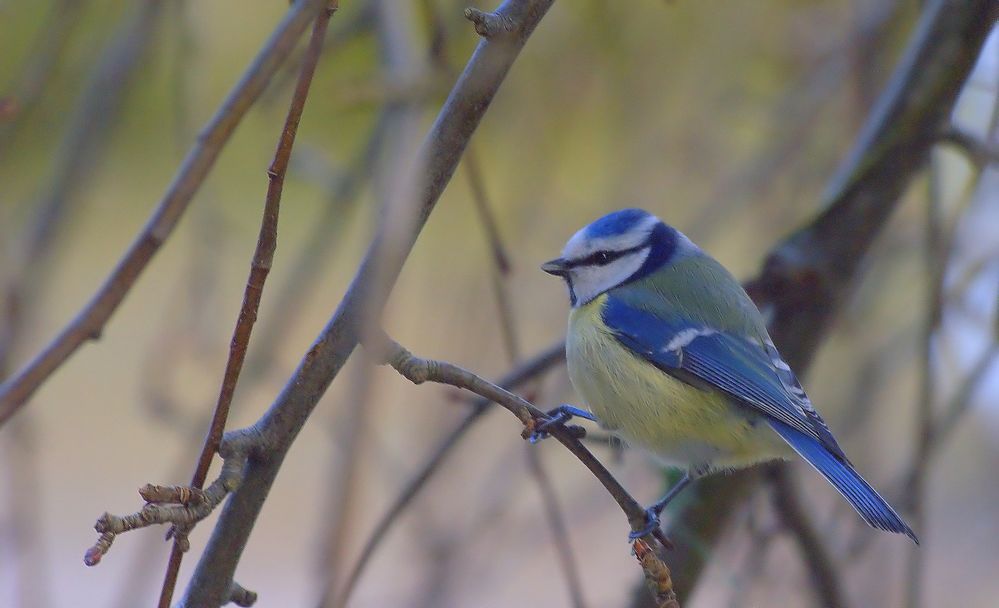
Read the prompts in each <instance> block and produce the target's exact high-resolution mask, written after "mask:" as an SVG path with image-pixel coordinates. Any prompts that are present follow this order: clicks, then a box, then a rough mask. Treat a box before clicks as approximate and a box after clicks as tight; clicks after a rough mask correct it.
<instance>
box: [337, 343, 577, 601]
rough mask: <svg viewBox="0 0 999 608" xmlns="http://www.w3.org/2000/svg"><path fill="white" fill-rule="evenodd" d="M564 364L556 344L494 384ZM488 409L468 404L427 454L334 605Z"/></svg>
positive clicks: (506, 384)
mask: <svg viewBox="0 0 999 608" xmlns="http://www.w3.org/2000/svg"><path fill="white" fill-rule="evenodd" d="M564 361H565V341H564V340H559V341H558V342H556V343H555V344H553V345H551V346H550V347H548V348H546V349H545V350H543V351H542V352H541V353H540V354H538V355H536V356H535V357H534V358H532V359H529V360H527V361H525V362H524V363H523V364H521V365H520V366H518V367H517V368H515V369H514V370H513V371H511V372H510V373H509V374H507V375H506V376H504V377H503V378H502V379H500V380H498V381H497V382H496V384H497V385H498V386H500V387H502V388H504V389H506V390H513V389H515V388H517V387H519V386H521V385H522V384H526V383H527V382H529V381H531V380H533V379H534V378H537V377H538V376H540V375H541V374H543V373H545V372H547V371H548V370H550V369H551V368H552V367H554V366H555V365H558V364H561V363H563V362H564ZM491 405H492V401H490V400H488V399H485V398H481V397H480V398H479V399H477V400H476V401H475V402H474V403H473V404H472V409H471V411H470V412H468V414H467V415H466V416H465V418H464V420H462V421H461V422H460V423H459V424H458V426H456V427H455V428H454V429H453V430H452V431H451V432H450V433H448V435H447V436H445V437H444V439H442V440H441V442H440V443H439V444H438V445H437V448H436V449H435V450H434V451H433V452H432V453H431V456H430V458H428V459H427V461H426V462H425V463H424V464H423V466H422V467H421V468H420V470H419V471H417V472H416V473H415V474H414V475H413V476H412V477H410V479H409V481H408V482H406V485H405V486H403V489H402V491H401V492H399V495H398V496H397V497H396V499H395V500H394V501H392V504H391V506H389V508H388V509H386V511H385V513H384V514H383V515H382V516H381V518H379V520H378V522H377V523H376V524H375V526H374V528H373V531H372V533H371V536H369V537H368V539H367V541H365V543H364V547H363V548H362V549H361V553H360V555H359V556H358V558H357V562H356V563H355V564H354V567H353V569H351V571H350V573H349V574H348V575H347V579H346V580H345V581H344V584H343V589H342V590H341V591H340V596H339V598H338V600H337V602H336V604H335V605H337V606H344V605H346V603H347V600H349V599H350V595H351V593H352V592H353V590H354V587H356V585H357V582H358V581H359V580H360V578H361V574H363V572H364V569H365V567H367V565H368V562H370V560H371V558H372V557H373V556H374V554H375V550H376V549H377V548H378V546H379V545H380V544H381V541H383V540H384V539H385V538H386V537H387V536H388V533H389V532H390V531H391V529H392V527H393V525H394V524H395V522H396V521H397V520H398V515H399V514H400V513H402V512H403V511H404V510H405V509H406V507H408V506H409V504H410V503H411V502H412V501H413V499H415V498H416V496H417V494H419V492H420V490H422V489H423V488H424V487H425V486H426V485H427V482H428V481H430V478H431V477H433V474H434V473H436V472H437V471H438V470H439V469H440V467H441V465H442V464H443V463H444V459H445V458H446V457H447V455H448V454H450V453H451V451H452V450H453V449H454V448H455V446H457V445H458V442H459V441H460V440H461V438H462V437H464V436H465V435H467V434H468V431H470V430H471V429H472V427H474V426H475V423H476V422H478V421H479V420H481V419H482V417H483V414H485V413H486V412H487V411H489V409H490V407H489V406H491Z"/></svg>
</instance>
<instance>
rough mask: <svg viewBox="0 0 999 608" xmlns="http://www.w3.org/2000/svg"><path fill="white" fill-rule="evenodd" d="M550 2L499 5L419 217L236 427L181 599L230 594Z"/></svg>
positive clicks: (189, 601)
mask: <svg viewBox="0 0 999 608" xmlns="http://www.w3.org/2000/svg"><path fill="white" fill-rule="evenodd" d="M551 4H552V0H508V1H507V2H505V3H504V4H503V5H502V6H501V7H500V8H499V9H498V11H497V12H500V13H502V14H505V15H507V16H508V17H509V18H510V19H511V20H512V21H513V23H515V24H516V29H515V31H514V32H511V33H510V35H508V36H502V37H497V38H495V39H486V40H483V41H481V42H480V43H479V46H478V48H477V49H476V51H475V53H474V55H473V56H472V58H471V60H470V61H469V63H468V65H467V66H466V67H465V71H464V72H463V73H462V75H461V76H460V77H459V78H458V82H457V83H456V84H455V86H454V89H453V90H452V92H451V95H450V96H449V97H448V100H447V101H446V102H445V104H444V107H443V108H442V110H441V113H440V114H439V115H438V117H437V120H436V121H435V123H434V125H433V127H432V128H431V131H430V133H429V134H428V136H427V138H426V139H425V140H424V144H423V146H422V147H421V149H420V152H419V154H418V158H419V164H418V165H417V166H418V169H417V171H418V176H419V178H420V181H419V183H418V184H416V185H415V186H414V187H413V188H411V189H408V190H407V194H408V195H409V196H411V198H410V199H409V202H410V205H411V206H412V208H411V209H407V212H409V213H412V214H413V221H412V222H411V223H408V225H407V226H405V227H404V228H405V229H404V230H395V231H393V232H392V233H391V234H388V235H387V234H386V228H387V227H386V226H385V225H384V224H383V225H382V226H380V228H379V232H378V233H377V234H376V237H375V239H374V241H373V242H372V244H371V246H370V248H369V250H368V253H367V254H366V255H365V258H364V260H363V261H362V262H361V265H360V267H359V269H358V271H357V274H356V276H355V278H354V280H353V282H352V284H351V286H350V288H349V289H348V291H347V294H346V295H345V296H344V299H343V301H342V302H341V303H340V306H339V308H338V309H337V311H336V312H335V313H334V315H333V317H332V318H331V319H330V321H329V323H328V324H327V326H326V327H325V328H324V329H323V331H322V332H321V333H320V335H319V336H318V338H317V339H316V341H315V342H314V343H313V345H312V347H311V348H310V349H309V351H308V353H306V355H305V357H304V358H303V359H302V361H301V363H300V364H299V367H298V369H297V370H296V371H295V373H294V374H293V375H292V377H291V378H290V379H289V380H288V383H287V384H286V385H285V388H284V390H283V391H282V392H281V394H280V395H279V396H278V397H277V399H276V400H275V402H274V403H273V404H272V406H271V408H270V410H269V411H268V412H267V413H266V414H265V415H264V416H263V417H262V418H261V419H260V420H259V421H257V423H256V424H255V425H254V426H253V427H250V428H249V429H244V430H242V431H239V432H235V433H231V436H232V437H233V439H241V438H244V437H249V438H250V439H248V440H253V441H255V442H256V444H257V446H258V449H257V450H255V451H254V452H253V453H252V454H251V457H250V460H249V465H248V467H247V470H246V473H245V475H244V478H243V483H242V484H241V485H240V488H239V489H238V490H237V491H236V492H235V493H234V494H233V495H232V496H231V497H230V499H229V500H228V501H226V504H225V508H224V509H223V510H222V514H221V516H220V517H219V520H218V523H217V524H216V526H215V529H214V531H213V533H212V537H211V539H210V541H209V543H208V546H207V548H206V549H205V552H204V553H203V554H202V556H201V559H200V560H199V562H198V566H197V569H196V570H195V572H194V575H193V577H192V579H191V582H190V584H189V586H188V590H187V594H186V597H185V598H184V600H183V602H182V605H185V606H203V605H215V604H218V603H219V602H221V601H222V600H223V599H224V598H225V594H226V591H227V587H226V585H227V582H228V581H231V580H232V578H233V573H234V572H235V569H236V564H237V563H238V561H239V558H240V556H241V555H242V551H243V548H244V547H245V545H246V542H247V539H248V537H249V534H250V531H251V530H252V529H253V525H254V522H255V520H256V517H257V514H258V513H259V512H260V509H261V508H262V507H263V503H264V501H265V500H266V497H267V494H268V492H269V491H270V488H271V485H272V484H273V482H274V479H275V478H276V476H277V473H278V471H279V470H280V467H281V463H282V461H283V460H284V456H285V454H286V453H287V451H288V448H289V447H290V446H291V444H292V442H293V441H294V439H295V437H296V436H297V435H298V433H299V431H300V430H301V429H302V426H303V425H304V424H305V422H306V420H307V419H308V417H309V415H310V414H311V413H312V410H313V409H314V408H315V406H316V404H317V403H318V401H319V399H320V397H321V396H322V395H323V394H324V393H325V391H326V388H327V387H328V386H329V384H330V383H331V382H332V381H333V379H334V378H335V377H336V375H337V374H338V373H339V372H340V370H341V369H342V367H343V364H344V363H345V362H346V360H347V358H348V357H349V356H350V354H351V353H352V352H353V350H354V348H355V347H356V346H357V344H358V342H359V339H360V330H361V328H362V327H363V320H364V319H365V318H377V317H378V316H380V313H381V310H382V309H383V307H384V305H385V299H386V297H387V295H388V291H389V290H390V289H391V287H392V285H393V284H394V283H395V280H396V277H397V276H398V274H399V272H400V271H401V269H402V264H403V262H404V261H405V259H406V257H407V256H408V254H409V252H410V250H411V249H412V247H413V245H414V243H415V241H416V238H417V236H418V234H419V232H420V231H421V230H422V228H423V225H424V224H425V223H426V220H427V218H428V217H429V215H430V213H431V211H433V208H434V206H435V204H436V203H437V200H438V198H439V197H440V194H441V192H443V190H444V187H445V186H446V185H447V183H448V181H449V180H450V178H451V175H452V174H453V173H454V169H455V167H456V166H457V164H458V161H459V159H460V158H461V155H462V153H463V152H464V149H465V146H466V145H467V143H468V140H469V138H470V137H471V135H472V133H473V132H474V131H475V128H476V127H477V126H478V124H479V121H480V120H481V119H482V116H483V115H484V113H485V112H486V110H487V109H488V107H489V104H490V102H491V101H492V99H493V97H494V96H495V94H496V91H497V90H498V88H499V86H500V84H501V83H502V81H503V79H504V77H505V76H506V74H507V72H508V71H509V69H510V66H511V65H512V64H513V61H514V59H515V58H516V57H517V55H518V54H519V52H520V49H521V48H522V47H523V46H524V43H525V42H526V41H527V38H528V37H529V36H530V34H531V33H532V32H533V31H534V28H535V26H537V24H538V22H539V21H540V20H541V18H542V17H543V16H544V14H545V13H546V12H547V10H548V8H549V7H550V6H551ZM296 6H298V5H296ZM387 240H388V242H386V241H387Z"/></svg>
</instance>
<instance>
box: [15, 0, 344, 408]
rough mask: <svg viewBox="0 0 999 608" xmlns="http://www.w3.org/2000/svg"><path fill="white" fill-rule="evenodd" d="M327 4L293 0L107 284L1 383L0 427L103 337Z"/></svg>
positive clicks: (311, 0) (323, 1)
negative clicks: (71, 360) (224, 150)
mask: <svg viewBox="0 0 999 608" xmlns="http://www.w3.org/2000/svg"><path fill="white" fill-rule="evenodd" d="M324 5H325V0H301V1H300V2H296V3H294V4H293V5H292V7H291V8H290V9H289V10H288V14H287V15H286V16H285V18H284V19H283V20H282V21H281V23H280V25H278V27H277V28H276V29H275V31H274V33H273V34H272V35H271V38H270V40H268V41H267V43H266V44H265V45H264V48H263V49H261V51H260V53H258V54H257V57H256V59H254V61H253V63H252V64H251V65H250V67H249V68H248V69H247V70H246V72H245V73H244V74H243V77H242V79H241V80H240V81H239V83H238V84H237V85H236V87H235V88H234V89H233V90H232V91H231V92H230V93H229V95H228V97H226V99H225V101H224V102H223V103H222V106H221V107H220V108H219V109H218V111H217V112H216V113H215V116H213V117H212V119H211V120H210V121H209V122H208V124H207V125H206V126H205V128H204V129H203V130H202V131H201V133H200V134H199V135H198V139H197V142H196V143H195V145H194V147H193V148H192V149H191V151H190V152H188V154H187V158H185V159H184V162H183V164H182V165H181V167H180V169H179V170H178V173H177V175H176V176H175V177H174V180H173V182H172V183H171V184H170V187H169V188H168V189H167V192H166V194H165V195H164V196H163V199H162V200H161V201H160V203H159V204H158V205H157V207H156V209H155V210H154V211H153V213H152V215H151V216H150V218H149V220H148V221H147V223H146V226H145V227H144V228H143V229H142V232H141V233H140V234H139V236H138V237H137V238H136V239H135V241H133V243H132V245H131V246H130V247H129V249H128V251H127V252H126V253H125V255H124V256H123V257H122V258H121V260H119V262H118V265H117V266H116V267H115V269H114V270H113V271H112V272H111V274H110V275H109V276H108V278H107V279H105V281H104V284H103V285H101V287H100V288H99V289H98V290H97V292H96V293H95V294H94V296H93V297H92V298H91V300H90V302H88V303H87V304H86V305H85V306H84V307H83V308H82V309H81V310H80V311H79V312H78V313H77V315H76V317H74V318H73V320H72V321H70V322H69V324H68V325H67V326H66V327H65V328H63V330H62V331H61V332H60V333H59V335H58V336H56V338H55V339H53V340H52V341H51V342H50V343H49V344H48V345H46V346H45V348H44V349H43V350H42V351H41V352H40V353H38V354H37V355H36V356H35V358H34V359H32V360H31V361H30V362H29V363H28V364H27V365H26V366H25V367H23V368H22V369H21V370H20V371H18V372H17V373H16V374H15V375H14V376H13V377H11V378H10V379H8V380H6V381H4V382H3V384H0V426H2V425H3V423H4V422H6V421H7V420H8V419H9V418H10V417H11V416H13V415H14V413H15V412H16V411H17V410H18V409H19V408H20V407H21V406H22V405H24V403H25V402H27V400H28V399H29V398H30V397H31V395H32V394H33V393H34V392H35V391H36V390H37V389H38V387H39V386H41V384H42V383H43V382H44V381H45V380H46V379H47V378H48V377H49V376H50V375H51V374H52V373H53V372H55V370H56V369H58V368H59V367H60V366H61V365H62V364H63V363H64V362H65V361H66V359H68V358H69V357H70V356H71V355H72V354H73V353H74V352H76V350H77V349H78V348H79V347H80V346H81V345H82V344H83V343H84V342H86V341H88V340H95V339H97V338H98V337H99V336H100V333H101V331H102V329H103V328H104V325H105V324H106V323H107V321H108V319H109V318H110V317H111V315H112V314H114V312H115V311H116V310H117V308H118V306H119V305H120V304H121V302H122V300H124V299H125V295H126V294H127V293H128V292H129V290H130V289H131V288H132V286H133V285H134V284H135V282H136V280H138V278H139V275H140V274H142V271H143V270H145V268H146V266H147V265H148V264H149V261H150V260H151V259H152V257H153V255H154V254H155V253H156V252H157V251H159V249H160V247H161V246H162V245H163V243H164V241H166V239H167V237H169V236H170V234H171V233H172V232H173V229H174V227H175V226H176V225H177V221H178V220H179V219H180V216H181V215H182V214H183V213H184V211H185V210H186V209H187V206H188V204H189V203H190V202H191V199H192V198H194V195H195V193H196V192H197V191H198V189H199V188H200V187H201V184H202V183H203V182H204V180H205V178H206V177H207V176H208V173H209V172H210V171H211V169H212V167H213V166H214V164H215V161H216V159H217V158H218V156H219V154H220V153H221V151H222V148H223V147H224V146H225V144H226V143H227V142H228V141H229V137H230V136H231V135H232V133H233V131H235V129H236V126H237V125H238V124H239V122H240V120H242V118H243V116H245V115H246V112H247V110H249V108H250V107H251V106H252V105H253V103H254V102H255V101H256V100H257V98H258V97H259V96H260V93H261V92H262V91H263V90H264V87H266V86H267V83H268V82H269V81H270V78H271V76H273V75H274V72H275V71H277V69H278V67H279V66H280V65H281V62H282V61H284V59H285V57H287V56H288V53H290V52H291V49H292V48H293V47H294V46H295V42H296V41H297V40H298V37H299V35H301V33H302V32H303V31H304V30H305V28H306V26H307V25H308V24H309V23H310V22H311V21H312V20H313V18H314V17H315V16H316V15H317V14H318V13H319V11H320V9H321V8H322V7H323V6H324Z"/></svg>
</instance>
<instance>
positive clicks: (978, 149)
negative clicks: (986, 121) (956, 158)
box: [940, 125, 999, 170]
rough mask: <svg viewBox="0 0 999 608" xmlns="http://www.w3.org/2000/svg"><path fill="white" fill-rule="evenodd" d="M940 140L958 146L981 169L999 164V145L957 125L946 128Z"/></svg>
mask: <svg viewBox="0 0 999 608" xmlns="http://www.w3.org/2000/svg"><path fill="white" fill-rule="evenodd" d="M940 141H941V142H942V143H948V144H953V145H955V146H957V147H958V149H960V150H961V151H962V152H964V154H965V155H967V157H968V159H969V160H970V161H971V163H972V164H973V165H975V166H976V167H977V168H978V169H979V170H981V169H983V168H984V167H986V166H988V165H990V164H999V146H996V145H995V143H993V142H992V141H990V140H988V139H984V138H981V137H978V136H977V135H975V134H974V133H971V132H969V131H967V130H965V129H962V128H960V127H957V126H955V125H951V126H949V127H948V128H946V129H944V131H943V133H941V134H940Z"/></svg>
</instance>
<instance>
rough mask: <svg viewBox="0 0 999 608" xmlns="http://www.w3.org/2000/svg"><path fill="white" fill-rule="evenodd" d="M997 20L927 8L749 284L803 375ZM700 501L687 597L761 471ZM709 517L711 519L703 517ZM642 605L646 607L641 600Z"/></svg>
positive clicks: (942, 2)
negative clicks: (813, 198)
mask: <svg viewBox="0 0 999 608" xmlns="http://www.w3.org/2000/svg"><path fill="white" fill-rule="evenodd" d="M997 16H999V5H997V4H996V3H995V2H992V1H990V0H975V1H973V2H966V1H963V0H935V1H933V2H930V3H928V6H927V9H926V11H925V12H924V15H923V17H922V19H921V20H920V23H919V25H918V26H917V28H916V32H915V33H914V34H913V36H912V39H911V42H910V44H909V48H908V50H907V51H906V54H905V56H904V58H903V59H902V61H901V62H900V64H899V66H898V68H897V69H896V71H895V73H894V74H893V76H892V79H891V81H890V82H889V84H888V86H887V88H886V90H885V92H884V93H883V94H882V96H881V98H880V99H879V101H878V103H877V104H876V106H875V109H874V111H873V112H872V114H871V116H870V118H869V120H868V122H867V124H866V125H865V127H864V129H863V131H862V133H861V134H860V136H859V138H858V141H857V144H856V147H855V149H854V151H853V152H852V153H851V154H850V155H849V156H848V158H847V159H846V160H845V161H844V163H843V164H842V166H841V167H840V169H839V171H838V172H837V174H836V176H835V177H834V179H833V180H832V182H831V184H830V187H829V189H828V190H827V194H826V196H825V197H824V201H825V203H826V205H825V207H826V210H825V211H824V212H823V213H822V214H821V215H820V216H819V217H817V218H816V219H815V220H814V221H812V222H811V223H809V225H807V226H805V227H804V228H802V229H800V230H799V231H798V232H796V233H795V234H793V235H791V237H789V238H788V239H786V240H785V241H784V242H782V243H780V244H779V245H777V246H776V247H775V248H774V249H773V250H772V252H771V254H770V256H769V257H768V259H767V261H766V263H765V266H764V269H763V272H762V273H761V275H760V276H759V277H758V278H757V279H756V280H754V281H752V282H751V283H750V284H749V286H748V287H749V292H750V294H751V295H753V297H754V299H755V300H756V302H757V304H758V305H759V306H760V308H761V309H762V310H764V311H765V312H767V313H768V316H769V317H770V318H771V319H772V322H771V324H770V328H771V335H772V337H773V338H774V341H775V342H776V344H777V346H778V347H779V348H780V350H781V353H782V354H783V355H784V356H785V358H786V359H787V360H788V362H789V363H790V364H791V366H792V367H793V368H794V369H795V370H797V371H798V373H799V375H803V374H804V372H805V370H806V369H807V367H808V364H809V363H810V361H811V359H812V356H813V355H814V353H815V350H816V348H817V347H818V344H819V342H820V340H821V338H822V336H823V335H824V333H825V331H826V329H827V328H828V326H829V324H830V321H831V320H832V319H833V317H834V315H835V314H836V312H837V311H838V310H839V308H840V307H841V305H842V303H843V302H844V301H845V299H846V297H847V295H848V294H849V293H850V291H851V288H852V286H853V285H854V283H855V282H856V280H857V276H858V274H859V273H858V270H859V268H860V265H861V262H862V260H863V257H864V256H863V254H864V253H865V252H866V251H867V250H868V249H869V248H870V246H871V244H872V243H873V241H874V239H875V237H876V236H877V235H878V233H879V232H880V230H881V228H882V227H883V226H884V224H885V222H886V221H887V219H888V217H889V216H890V214H891V212H892V211H893V210H894V208H895V206H896V205H897V203H898V200H899V197H900V195H901V193H902V192H903V191H904V190H905V188H906V187H907V186H908V184H909V182H910V181H911V179H912V177H913V176H914V175H915V174H916V173H917V172H918V171H919V170H920V169H921V168H922V167H923V166H924V164H925V162H926V159H927V157H928V153H929V150H930V148H931V147H932V145H933V143H934V142H935V141H936V140H937V134H938V133H939V129H940V125H941V124H943V123H944V122H945V121H946V120H947V119H948V117H949V116H950V112H951V109H952V108H953V105H954V101H955V99H956V98H957V95H958V93H959V92H960V90H961V85H962V84H963V82H964V80H965V79H966V77H967V75H968V74H969V72H970V70H971V68H972V67H973V66H974V63H975V60H976V59H977V57H978V53H979V51H980V49H981V47H982V44H983V43H984V41H985V38H986V36H987V35H988V33H989V31H990V30H991V26H992V24H993V23H995V20H996V17H997ZM699 483H700V484H701V487H699V488H698V490H699V492H698V493H697V495H698V496H701V497H703V498H702V500H701V501H700V502H699V504H697V506H696V507H695V508H694V509H692V511H691V517H689V518H685V520H684V522H683V524H684V527H685V528H686V529H689V530H690V532H691V535H690V538H693V539H695V540H694V542H684V539H681V538H678V539H677V548H676V550H675V552H674V554H673V555H672V559H673V561H674V563H682V564H684V568H682V569H679V570H677V571H676V572H675V573H674V574H675V576H674V585H675V587H676V590H677V594H678V595H680V596H681V597H684V596H686V595H688V594H689V593H690V591H691V590H692V589H693V587H694V585H695V584H696V582H697V580H698V579H699V578H700V575H701V572H702V571H703V568H704V565H705V564H706V560H707V555H708V554H709V553H706V552H704V551H703V547H704V546H710V545H713V544H714V543H715V542H716V540H717V539H718V538H719V537H720V534H721V531H722V529H723V528H724V524H725V522H726V519H727V518H726V517H725V516H724V515H725V514H729V513H732V512H734V511H736V505H737V504H738V503H739V502H740V501H741V500H742V498H743V497H744V496H746V495H747V494H748V493H749V491H750V490H752V488H753V487H755V486H756V484H757V483H758V475H756V474H755V473H754V471H746V472H743V473H739V474H736V475H730V476H726V477H724V478H717V479H705V480H702V481H701V482H699ZM702 514H706V515H704V516H702ZM637 605H641V604H640V603H639V604H637Z"/></svg>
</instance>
